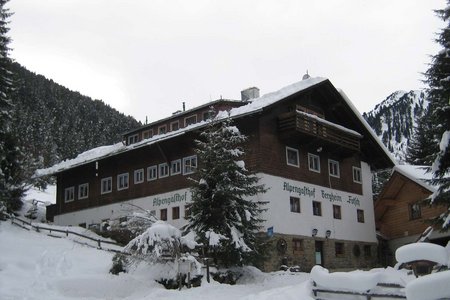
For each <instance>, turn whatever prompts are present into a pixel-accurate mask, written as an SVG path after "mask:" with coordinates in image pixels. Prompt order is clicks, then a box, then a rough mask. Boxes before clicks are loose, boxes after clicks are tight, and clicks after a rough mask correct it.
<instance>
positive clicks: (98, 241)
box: [97, 239, 102, 249]
mask: <svg viewBox="0 0 450 300" xmlns="http://www.w3.org/2000/svg"><path fill="white" fill-rule="evenodd" d="M97 243H98V247H99V248H100V249H101V248H102V245H101V242H100V239H98V240H97Z"/></svg>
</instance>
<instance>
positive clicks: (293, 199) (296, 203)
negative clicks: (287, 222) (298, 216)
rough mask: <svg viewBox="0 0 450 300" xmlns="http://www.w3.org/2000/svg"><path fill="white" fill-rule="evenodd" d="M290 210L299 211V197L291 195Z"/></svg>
mask: <svg viewBox="0 0 450 300" xmlns="http://www.w3.org/2000/svg"><path fill="white" fill-rule="evenodd" d="M291 212H296V213H299V212H300V198H296V197H291Z"/></svg>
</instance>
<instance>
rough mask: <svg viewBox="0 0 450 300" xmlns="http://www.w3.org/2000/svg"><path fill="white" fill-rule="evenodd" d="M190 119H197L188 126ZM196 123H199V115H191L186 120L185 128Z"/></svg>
mask: <svg viewBox="0 0 450 300" xmlns="http://www.w3.org/2000/svg"><path fill="white" fill-rule="evenodd" d="M189 119H195V121H194V122H192V123H189V124H188V123H187V120H189ZM195 123H197V115H190V116H188V117H186V118H184V127H187V126H189V125H191V124H195Z"/></svg>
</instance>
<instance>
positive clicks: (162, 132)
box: [158, 125, 167, 134]
mask: <svg viewBox="0 0 450 300" xmlns="http://www.w3.org/2000/svg"><path fill="white" fill-rule="evenodd" d="M166 132H167V126H166V125H163V126H159V127H158V134H164V133H166Z"/></svg>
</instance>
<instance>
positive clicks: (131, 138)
mask: <svg viewBox="0 0 450 300" xmlns="http://www.w3.org/2000/svg"><path fill="white" fill-rule="evenodd" d="M137 142H139V134H133V135H130V136H129V137H128V145H131V144H134V143H137Z"/></svg>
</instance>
